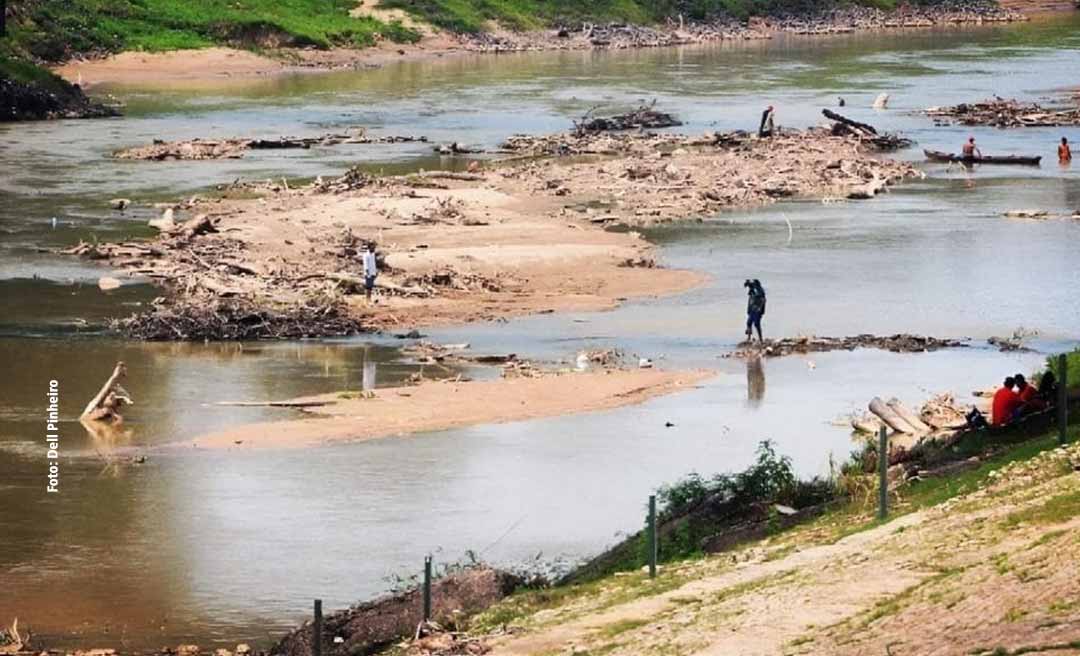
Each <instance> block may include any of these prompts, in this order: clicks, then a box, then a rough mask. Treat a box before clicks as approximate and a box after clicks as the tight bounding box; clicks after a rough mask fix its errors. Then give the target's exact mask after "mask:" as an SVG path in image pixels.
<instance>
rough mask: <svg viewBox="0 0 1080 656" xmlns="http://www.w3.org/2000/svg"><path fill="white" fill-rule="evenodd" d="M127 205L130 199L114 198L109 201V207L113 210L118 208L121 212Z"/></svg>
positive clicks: (129, 203)
mask: <svg viewBox="0 0 1080 656" xmlns="http://www.w3.org/2000/svg"><path fill="white" fill-rule="evenodd" d="M129 205H131V201H130V200H128V199H127V198H114V199H112V200H110V201H109V207H111V208H113V209H114V210H120V211H121V212H123V211H124V210H125V209H127V207H128V206H129Z"/></svg>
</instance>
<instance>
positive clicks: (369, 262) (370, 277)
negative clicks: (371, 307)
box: [363, 241, 379, 303]
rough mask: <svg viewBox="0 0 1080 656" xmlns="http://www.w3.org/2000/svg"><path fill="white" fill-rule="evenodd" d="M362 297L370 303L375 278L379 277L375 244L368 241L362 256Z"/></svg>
mask: <svg viewBox="0 0 1080 656" xmlns="http://www.w3.org/2000/svg"><path fill="white" fill-rule="evenodd" d="M363 264H364V295H365V296H366V297H367V302H368V303H370V302H371V292H372V291H373V290H374V289H375V278H376V277H377V276H378V275H379V265H378V263H376V262H375V242H373V241H369V242H368V243H367V248H366V249H365V250H364V254H363Z"/></svg>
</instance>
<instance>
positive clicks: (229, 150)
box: [113, 130, 427, 162]
mask: <svg viewBox="0 0 1080 656" xmlns="http://www.w3.org/2000/svg"><path fill="white" fill-rule="evenodd" d="M412 142H419V143H427V137H413V136H384V137H369V136H368V135H367V133H366V131H364V130H360V131H359V132H358V133H356V134H349V133H340V134H324V135H320V136H317V137H277V138H276V139H186V140H183V141H162V140H160V139H155V140H154V142H153V143H152V144H150V145H148V146H136V147H134V148H123V149H121V150H117V151H116V152H114V153H113V157H115V158H117V159H137V160H149V161H156V162H160V161H164V160H207V159H239V158H241V157H243V156H244V153H246V152H247V151H249V150H279V149H293V148H303V149H307V148H312V147H314V146H337V145H342V144H396V143H412Z"/></svg>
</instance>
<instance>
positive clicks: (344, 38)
mask: <svg viewBox="0 0 1080 656" xmlns="http://www.w3.org/2000/svg"><path fill="white" fill-rule="evenodd" d="M356 4H357V3H356V2H355V1H354V0H240V1H234V0H201V1H200V2H196V3H192V2H183V1H182V0H64V1H62V2H61V1H59V0H44V1H38V2H32V1H29V0H15V1H14V2H11V1H10V0H9V5H10V6H11V9H10V11H11V14H12V17H11V20H10V23H9V27H8V29H9V36H8V38H7V39H6V40H0V53H3V52H4V51H6V52H7V54H8V55H14V56H19V57H22V58H28V59H33V60H36V61H44V62H59V61H64V60H66V59H69V58H70V57H72V56H75V55H87V54H104V53H114V52H120V51H123V50H145V51H163V50H176V49H183V48H203V47H207V46H212V45H233V46H239V47H246V48H261V47H277V46H299V47H303V46H314V47H317V48H329V47H333V46H344V47H362V46H368V45H371V44H373V43H375V41H376V40H377V39H378V38H380V36H381V37H385V38H388V39H391V40H394V41H413V40H415V39H417V38H418V36H419V35H418V34H416V33H415V32H413V31H412V30H409V29H406V28H405V27H403V26H402V25H401V24H400V23H396V22H391V23H384V22H381V21H379V20H376V19H374V18H369V17H363V18H354V17H352V16H350V15H349V11H350V10H352V9H354V8H355V7H356Z"/></svg>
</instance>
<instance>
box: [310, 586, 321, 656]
mask: <svg viewBox="0 0 1080 656" xmlns="http://www.w3.org/2000/svg"><path fill="white" fill-rule="evenodd" d="M311 653H312V654H313V656H322V599H316V600H315V621H314V622H313V623H312V626H311Z"/></svg>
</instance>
